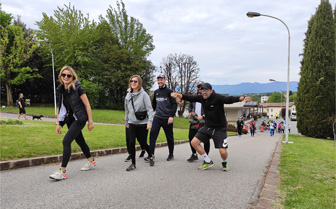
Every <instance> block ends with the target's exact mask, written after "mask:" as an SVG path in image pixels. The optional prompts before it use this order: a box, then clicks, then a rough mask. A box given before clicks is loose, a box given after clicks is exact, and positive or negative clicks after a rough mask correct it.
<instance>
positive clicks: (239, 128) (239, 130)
mask: <svg viewBox="0 0 336 209" xmlns="http://www.w3.org/2000/svg"><path fill="white" fill-rule="evenodd" d="M242 129H243V128H242V127H241V126H240V127H239V126H238V128H237V130H238V135H242Z"/></svg>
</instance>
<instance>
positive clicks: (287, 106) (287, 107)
mask: <svg viewBox="0 0 336 209" xmlns="http://www.w3.org/2000/svg"><path fill="white" fill-rule="evenodd" d="M246 15H247V16H248V17H251V18H253V17H259V16H265V17H270V18H273V19H276V20H279V21H280V22H282V23H283V24H284V25H285V27H286V29H287V32H288V69H287V93H286V95H287V96H286V119H285V122H286V124H285V134H286V141H285V142H284V143H293V142H289V141H288V123H289V120H288V110H289V66H290V65H289V64H290V32H289V28H288V27H287V25H286V23H285V22H284V21H282V20H280V19H279V18H276V17H273V16H270V15H264V14H260V13H258V12H248V13H246Z"/></svg>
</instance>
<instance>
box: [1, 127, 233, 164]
mask: <svg viewBox="0 0 336 209" xmlns="http://www.w3.org/2000/svg"><path fill="white" fill-rule="evenodd" d="M23 123H24V125H0V135H1V140H0V153H1V158H0V160H2V161H5V160H14V159H20V158H31V157H38V156H48V155H59V154H62V150H63V146H62V140H63V137H64V134H65V133H66V131H67V128H66V126H64V128H62V132H63V133H62V135H57V134H56V131H55V128H56V127H55V124H54V123H51V122H43V121H23ZM188 133H189V129H177V128H175V129H174V139H175V141H179V140H186V139H188ZM83 134H84V137H85V140H86V141H87V143H88V145H89V147H90V149H91V150H99V149H109V148H114V147H126V140H125V128H124V126H115V125H100V124H95V128H94V129H93V130H92V131H91V132H89V131H88V129H87V126H86V127H85V128H84V129H83ZM228 134H231V135H232V134H235V133H232V132H229V133H228ZM165 141H166V137H165V134H164V132H163V130H162V129H161V131H160V134H159V137H158V142H165ZM72 152H73V153H75V152H81V150H80V148H79V146H78V145H77V144H76V143H75V142H74V143H72Z"/></svg>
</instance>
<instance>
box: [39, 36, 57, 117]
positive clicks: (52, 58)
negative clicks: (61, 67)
mask: <svg viewBox="0 0 336 209" xmlns="http://www.w3.org/2000/svg"><path fill="white" fill-rule="evenodd" d="M41 41H44V42H47V43H48V45H49V49H50V52H51V62H52V70H53V86H54V87H53V89H54V105H55V115H57V106H56V84H55V66H54V53H53V51H52V48H51V44H50V43H49V41H48V40H41Z"/></svg>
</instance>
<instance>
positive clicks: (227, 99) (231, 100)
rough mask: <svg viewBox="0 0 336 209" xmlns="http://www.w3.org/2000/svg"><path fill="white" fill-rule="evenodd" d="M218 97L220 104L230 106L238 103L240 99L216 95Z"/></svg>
mask: <svg viewBox="0 0 336 209" xmlns="http://www.w3.org/2000/svg"><path fill="white" fill-rule="evenodd" d="M218 97H219V98H220V101H221V103H222V104H232V103H235V102H239V98H240V97H234V96H228V97H227V96H223V95H220V94H218Z"/></svg>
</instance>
